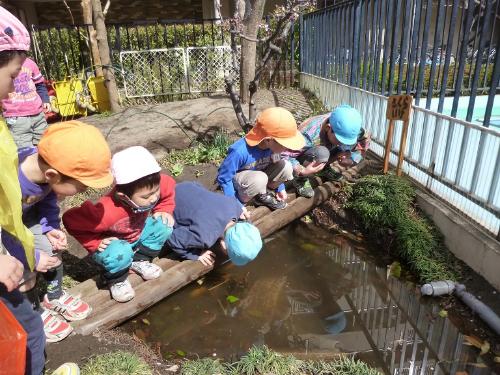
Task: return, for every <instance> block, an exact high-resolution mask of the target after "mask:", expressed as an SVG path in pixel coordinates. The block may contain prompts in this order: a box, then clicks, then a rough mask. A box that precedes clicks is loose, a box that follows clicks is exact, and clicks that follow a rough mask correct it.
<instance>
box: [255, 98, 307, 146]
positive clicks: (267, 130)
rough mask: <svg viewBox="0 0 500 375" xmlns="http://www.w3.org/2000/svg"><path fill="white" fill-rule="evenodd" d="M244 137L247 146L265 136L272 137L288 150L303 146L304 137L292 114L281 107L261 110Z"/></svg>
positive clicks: (257, 142) (258, 141)
mask: <svg viewBox="0 0 500 375" xmlns="http://www.w3.org/2000/svg"><path fill="white" fill-rule="evenodd" d="M245 138H246V142H247V144H248V145H249V146H257V145H258V144H259V143H260V142H262V140H263V139H265V138H272V139H274V140H275V141H276V142H278V143H279V144H280V145H282V146H284V147H286V148H288V149H290V150H300V149H301V148H302V147H304V146H305V140H304V137H303V136H302V134H301V133H300V132H299V131H298V130H297V123H296V122H295V119H294V118H293V115H292V114H291V113H290V112H289V111H287V110H286V109H285V108H281V107H273V108H268V109H266V110H264V111H262V113H261V114H260V115H259V117H258V118H257V122H256V124H255V126H254V127H253V128H252V130H250V132H249V133H248V134H247V135H246V137H245Z"/></svg>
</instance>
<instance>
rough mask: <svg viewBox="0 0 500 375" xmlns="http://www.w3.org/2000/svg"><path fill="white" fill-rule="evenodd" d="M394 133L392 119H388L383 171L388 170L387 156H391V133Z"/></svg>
mask: <svg viewBox="0 0 500 375" xmlns="http://www.w3.org/2000/svg"><path fill="white" fill-rule="evenodd" d="M393 134H394V120H389V128H388V129H387V139H386V140H385V154H384V173H387V172H388V171H389V157H390V156H391V147H392V135H393Z"/></svg>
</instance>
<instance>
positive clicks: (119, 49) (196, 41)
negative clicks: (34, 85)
mask: <svg viewBox="0 0 500 375" xmlns="http://www.w3.org/2000/svg"><path fill="white" fill-rule="evenodd" d="M263 22H267V23H268V25H269V28H270V29H271V30H272V27H273V25H274V23H273V20H272V19H270V18H266V20H264V21H263ZM90 28H91V25H79V26H72V27H67V26H64V27H35V26H32V30H31V36H32V39H33V46H34V48H33V49H34V55H35V56H34V57H35V60H36V61H37V63H38V64H39V66H40V67H41V69H42V72H43V73H44V75H45V76H46V77H47V78H49V79H52V80H62V79H64V78H65V77H68V76H75V75H82V73H83V74H84V75H86V76H89V75H94V70H95V69H94V68H95V66H94V65H95V64H94V61H93V60H92V54H91V52H90V43H89V40H90ZM292 28H293V31H294V32H291V33H290V38H289V40H288V41H287V43H286V45H285V47H284V49H283V53H282V56H281V58H280V60H279V61H278V62H277V63H276V66H275V67H272V68H271V69H272V70H273V71H277V72H279V74H278V75H277V77H276V78H277V79H276V80H275V81H278V82H279V83H284V84H289V83H290V82H291V81H292V82H293V74H294V71H296V68H295V65H296V64H298V58H296V55H297V56H298V47H297V43H296V38H298V24H296V25H293V26H292ZM106 29H107V36H108V43H109V47H110V55H111V60H112V64H113V66H114V67H115V69H116V71H117V72H119V73H123V74H117V80H118V85H119V86H120V87H122V88H125V89H126V92H127V96H128V97H138V96H156V95H166V94H183V93H197V92H214V91H221V90H222V89H223V85H222V81H223V76H221V74H223V73H224V72H225V69H226V66H227V63H226V61H227V60H228V56H229V54H230V49H229V45H230V32H229V29H228V27H227V25H226V24H225V23H223V22H221V20H219V19H204V20H193V19H187V20H160V21H155V22H151V21H149V22H135V23H133V24H107V25H106ZM181 50H183V52H181ZM257 52H258V54H257V57H258V58H259V56H260V55H262V54H263V52H264V50H263V49H262V48H258V50H257ZM203 64H204V65H203ZM147 65H150V66H147ZM218 68H221V69H218ZM232 71H233V69H231V72H232ZM163 73H165V74H166V77H162V76H161V75H162V74H163ZM233 73H234V72H233ZM202 77H205V80H202ZM269 78H270V77H267V81H268V80H269ZM262 81H266V77H263V80H262ZM134 82H137V83H138V85H137V87H133V84H134ZM221 87H222V89H221ZM129 94H130V96H129Z"/></svg>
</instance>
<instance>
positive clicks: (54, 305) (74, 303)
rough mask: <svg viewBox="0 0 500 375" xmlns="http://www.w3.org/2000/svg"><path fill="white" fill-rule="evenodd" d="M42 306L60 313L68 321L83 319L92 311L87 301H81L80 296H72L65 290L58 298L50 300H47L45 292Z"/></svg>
mask: <svg viewBox="0 0 500 375" xmlns="http://www.w3.org/2000/svg"><path fill="white" fill-rule="evenodd" d="M42 307H43V308H44V309H46V310H51V311H53V312H55V313H57V314H61V315H62V316H63V317H64V319H66V320H69V321H70V322H72V321H75V320H82V319H85V318H86V317H87V316H89V315H90V313H91V312H92V308H91V307H90V306H89V305H88V303H86V302H83V301H82V300H81V299H80V298H78V297H75V296H72V295H71V294H69V293H67V292H66V291H63V294H62V295H61V297H59V298H58V299H52V300H49V298H48V297H47V294H46V295H45V296H44V297H43V301H42Z"/></svg>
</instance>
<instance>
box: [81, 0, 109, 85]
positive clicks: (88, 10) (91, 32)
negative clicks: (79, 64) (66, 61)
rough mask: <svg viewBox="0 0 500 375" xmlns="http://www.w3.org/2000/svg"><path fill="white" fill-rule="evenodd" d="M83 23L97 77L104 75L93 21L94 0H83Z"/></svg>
mask: <svg viewBox="0 0 500 375" xmlns="http://www.w3.org/2000/svg"><path fill="white" fill-rule="evenodd" d="M82 13H83V23H84V24H85V25H86V27H87V30H88V36H89V45H90V53H91V54H92V60H93V61H94V72H95V75H96V76H97V77H99V76H103V75H104V74H103V72H102V63H101V56H100V55H99V48H98V47H97V39H96V31H95V29H94V25H93V23H92V2H91V0H82Z"/></svg>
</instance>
